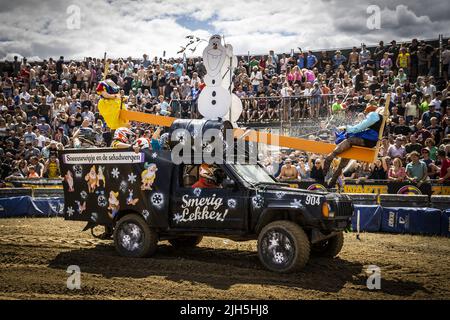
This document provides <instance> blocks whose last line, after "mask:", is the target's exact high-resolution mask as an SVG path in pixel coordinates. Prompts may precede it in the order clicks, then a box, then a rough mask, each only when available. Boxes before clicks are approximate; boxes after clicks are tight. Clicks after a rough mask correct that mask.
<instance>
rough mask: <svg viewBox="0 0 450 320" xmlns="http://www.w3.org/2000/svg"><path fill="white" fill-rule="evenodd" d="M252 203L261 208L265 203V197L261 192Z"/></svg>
mask: <svg viewBox="0 0 450 320" xmlns="http://www.w3.org/2000/svg"><path fill="white" fill-rule="evenodd" d="M252 204H253V206H254V207H255V208H256V209H259V208H261V207H262V206H263V204H264V199H263V197H261V196H260V195H259V194H258V195H256V196H254V197H253V198H252Z"/></svg>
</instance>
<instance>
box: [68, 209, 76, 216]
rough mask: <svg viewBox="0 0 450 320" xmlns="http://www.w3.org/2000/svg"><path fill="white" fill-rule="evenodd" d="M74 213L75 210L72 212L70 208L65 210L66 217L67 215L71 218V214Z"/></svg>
mask: <svg viewBox="0 0 450 320" xmlns="http://www.w3.org/2000/svg"><path fill="white" fill-rule="evenodd" d="M74 212H75V210H73V208H72V207H68V208H67V215H68V216H69V217H71V216H73V213H74Z"/></svg>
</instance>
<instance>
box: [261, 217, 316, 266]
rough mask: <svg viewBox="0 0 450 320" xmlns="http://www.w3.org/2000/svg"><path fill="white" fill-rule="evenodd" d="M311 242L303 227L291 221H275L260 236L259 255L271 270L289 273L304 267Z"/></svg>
mask: <svg viewBox="0 0 450 320" xmlns="http://www.w3.org/2000/svg"><path fill="white" fill-rule="evenodd" d="M309 251H310V243H309V239H308V237H307V235H306V234H305V232H304V231H303V229H302V228H301V227H300V226H299V225H297V224H295V223H293V222H291V221H274V222H272V223H269V224H268V225H267V226H265V227H264V228H263V229H262V230H261V232H260V234H259V237H258V256H259V259H260V260H261V263H262V264H263V265H264V266H265V267H266V268H267V269H269V270H271V271H275V272H280V273H288V272H295V271H298V270H300V269H302V268H303V267H304V266H305V265H306V263H307V262H308V260H309Z"/></svg>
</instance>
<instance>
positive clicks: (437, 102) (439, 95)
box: [430, 91, 442, 113]
mask: <svg viewBox="0 0 450 320" xmlns="http://www.w3.org/2000/svg"><path fill="white" fill-rule="evenodd" d="M441 103H442V92H440V91H436V97H435V98H434V99H433V100H431V103H430V104H434V106H435V107H436V111H438V112H441ZM441 113H442V112H441Z"/></svg>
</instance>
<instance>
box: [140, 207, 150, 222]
mask: <svg viewBox="0 0 450 320" xmlns="http://www.w3.org/2000/svg"><path fill="white" fill-rule="evenodd" d="M142 216H143V217H144V219H145V220H147V219H148V217H149V216H150V212H148V210H145V209H144V210H142Z"/></svg>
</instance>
